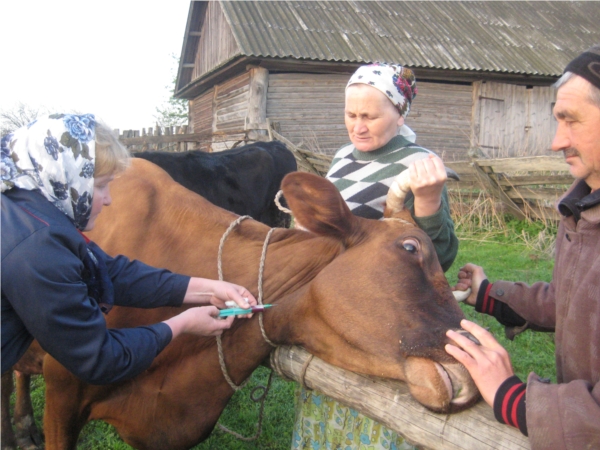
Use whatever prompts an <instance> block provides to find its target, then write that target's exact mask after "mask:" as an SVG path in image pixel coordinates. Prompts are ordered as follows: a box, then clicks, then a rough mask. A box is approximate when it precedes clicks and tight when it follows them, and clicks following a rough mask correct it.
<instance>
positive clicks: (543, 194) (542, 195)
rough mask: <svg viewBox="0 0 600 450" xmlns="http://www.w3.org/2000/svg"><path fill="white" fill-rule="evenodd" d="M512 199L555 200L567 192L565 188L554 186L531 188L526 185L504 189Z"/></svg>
mask: <svg viewBox="0 0 600 450" xmlns="http://www.w3.org/2000/svg"><path fill="white" fill-rule="evenodd" d="M504 192H505V193H506V195H508V196H509V197H510V198H511V199H513V200H514V199H527V200H546V201H550V202H555V201H556V200H557V199H558V198H559V197H560V196H561V195H563V194H564V193H565V190H564V189H554V188H537V189H530V188H526V187H519V188H509V189H507V190H506V191H504Z"/></svg>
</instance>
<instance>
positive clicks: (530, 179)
mask: <svg viewBox="0 0 600 450" xmlns="http://www.w3.org/2000/svg"><path fill="white" fill-rule="evenodd" d="M573 181H574V178H573V176H572V175H524V176H511V177H507V176H498V178H497V182H498V184H499V185H500V186H535V185H543V184H560V185H566V186H570V185H571V184H572V183H573Z"/></svg>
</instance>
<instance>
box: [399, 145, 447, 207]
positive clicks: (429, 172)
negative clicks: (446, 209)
mask: <svg viewBox="0 0 600 450" xmlns="http://www.w3.org/2000/svg"><path fill="white" fill-rule="evenodd" d="M408 170H409V174H410V190H411V191H412V193H413V194H414V196H415V217H425V216H431V215H432V214H435V213H436V212H437V211H438V209H440V206H441V204H442V191H443V190H444V184H445V183H446V180H447V179H448V175H447V174H446V168H445V167H444V163H443V162H442V160H441V159H440V158H439V157H437V156H435V155H429V157H428V158H424V159H419V160H418V161H414V162H413V163H412V164H411V165H410V166H408Z"/></svg>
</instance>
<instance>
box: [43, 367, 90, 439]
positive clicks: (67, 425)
mask: <svg viewBox="0 0 600 450" xmlns="http://www.w3.org/2000/svg"><path fill="white" fill-rule="evenodd" d="M44 380H45V382H46V407H45V409H44V435H45V438H46V449H47V450H75V449H76V447H77V439H78V437H79V433H80V432H81V429H82V428H83V426H84V425H85V424H86V423H87V420H88V415H89V408H88V407H87V406H86V405H84V404H83V401H82V398H83V394H84V386H85V385H84V384H83V383H82V382H81V381H80V380H79V379H78V378H77V377H75V376H74V375H73V374H71V373H70V372H69V371H68V370H67V369H65V368H64V367H63V366H62V365H61V364H59V363H58V362H57V361H56V360H55V359H54V358H51V357H46V358H45V359H44Z"/></svg>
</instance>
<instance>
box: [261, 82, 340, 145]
mask: <svg viewBox="0 0 600 450" xmlns="http://www.w3.org/2000/svg"><path fill="white" fill-rule="evenodd" d="M349 78H350V75H349V74H348V75H346V74H342V75H330V74H308V73H287V74H277V73H271V74H269V90H268V92H267V117H268V118H269V119H271V121H272V122H277V123H278V124H279V127H280V133H281V134H282V135H283V136H285V137H286V138H287V139H289V140H290V141H292V142H293V143H295V144H299V143H300V142H303V143H304V147H305V148H308V149H309V150H311V151H314V152H317V151H321V152H324V153H327V154H330V155H333V154H334V153H335V151H336V150H337V149H338V148H340V147H341V146H342V145H343V144H344V143H347V142H349V139H348V133H347V131H346V127H345V126H344V89H345V87H346V83H348V79H349Z"/></svg>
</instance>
